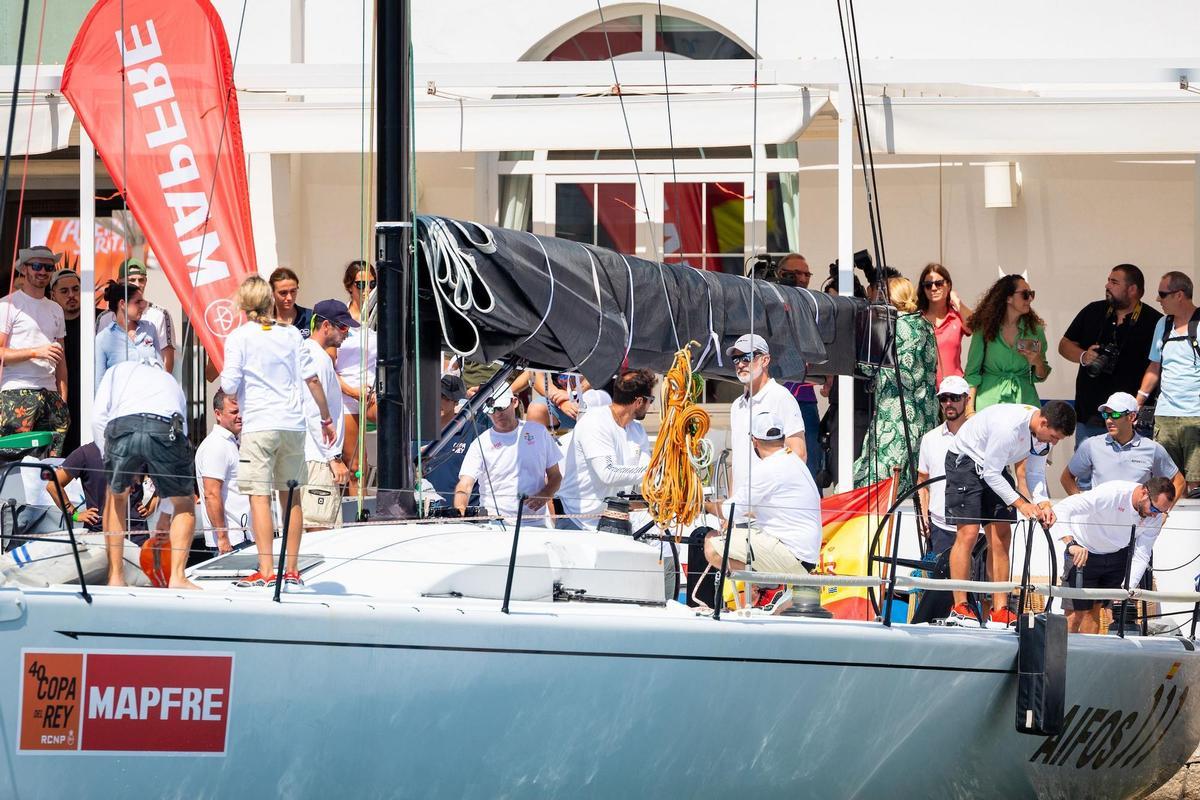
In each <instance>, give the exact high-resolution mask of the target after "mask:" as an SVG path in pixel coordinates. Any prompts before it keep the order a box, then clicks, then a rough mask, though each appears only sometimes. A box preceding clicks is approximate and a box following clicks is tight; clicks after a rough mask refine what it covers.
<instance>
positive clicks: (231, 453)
mask: <svg viewBox="0 0 1200 800" xmlns="http://www.w3.org/2000/svg"><path fill="white" fill-rule="evenodd" d="M213 418H214V419H215V420H216V423H217V424H216V425H214V426H213V429H212V431H211V432H210V433H209V434H208V436H206V437H204V441H203V442H201V443H200V446H199V447H197V448H196V483H197V484H199V486H200V500H201V502H200V524H201V525H202V526H203V528H204V544H205V545H207V546H208V549H209V550H210V551H212V554H213V555H214V556H215V555H220V554H222V553H230V552H232V551H234V550H236V549H239V548H241V547H242V546H243V545H245V544H246V543H248V542H251V541H253V540H252V539H251V538H250V534H249V533H248V532H247V528H249V527H250V499H249V498H248V497H246V495H244V494H242V493H241V492H239V491H238V486H237V470H238V461H239V460H240V456H239V451H238V435H239V434H240V433H241V432H242V410H241V409H240V408H238V401H237V398H236V397H233V396H232V395H227V394H225V392H224V391H222V390H221V389H218V390H217V393H216V395H214V396H213Z"/></svg>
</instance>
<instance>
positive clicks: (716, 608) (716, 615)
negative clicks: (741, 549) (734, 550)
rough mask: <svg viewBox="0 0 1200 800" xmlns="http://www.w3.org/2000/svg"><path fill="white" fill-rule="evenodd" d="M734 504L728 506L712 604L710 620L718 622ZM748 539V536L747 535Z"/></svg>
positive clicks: (723, 598)
mask: <svg viewBox="0 0 1200 800" xmlns="http://www.w3.org/2000/svg"><path fill="white" fill-rule="evenodd" d="M735 505H736V504H735V503H730V504H729V519H728V520H726V521H725V551H724V552H723V553H722V554H721V571H720V572H718V573H717V589H716V592H715V594H716V597H714V598H713V599H714V600H715V601H716V602H714V603H713V616H712V618H713V619H715V620H717V621H720V619H721V606H723V605H725V573H726V571H728V569H729V542H730V541H731V540H732V539H733V515H734V511H735V508H734V506H735ZM747 538H748V534H747Z"/></svg>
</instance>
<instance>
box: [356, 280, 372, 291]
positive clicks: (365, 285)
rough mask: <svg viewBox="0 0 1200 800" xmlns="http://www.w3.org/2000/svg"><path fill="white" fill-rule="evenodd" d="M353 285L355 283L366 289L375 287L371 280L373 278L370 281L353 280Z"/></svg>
mask: <svg viewBox="0 0 1200 800" xmlns="http://www.w3.org/2000/svg"><path fill="white" fill-rule="evenodd" d="M354 285H355V286H357V287H358V288H359V289H366V288H371V289H374V288H375V281H373V280H370V281H355V282H354Z"/></svg>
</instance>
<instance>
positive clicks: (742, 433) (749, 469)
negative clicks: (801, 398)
mask: <svg viewBox="0 0 1200 800" xmlns="http://www.w3.org/2000/svg"><path fill="white" fill-rule="evenodd" d="M764 411H769V412H770V413H772V414H774V415H775V416H776V417H777V418H778V419H779V421H780V422H781V423H783V433H784V436H794V435H795V434H797V433H804V418H803V417H802V416H801V415H800V404H799V403H797V402H796V398H795V397H792V393H791V392H789V391H788V390H787V389H785V388H784V387H783V385H782V384H779V383H776V381H775V379H774V378H768V379H767V382H766V383H765V384H763V387H762V388H761V389H759V390H758V393H757V394H755V395H754V397H753V399H751V398H750V397H749V396H748V395H747V394H746V393H743V394H742V396H741V397H739V398H738V399H737V400H734V401H733V404H732V405H731V406H730V407H729V436H730V438H729V447H730V449H731V450H732V451H733V490H734V491H735V492H736V491H737V490H738V489H740V488H743V487H744V485H745V482H746V481H747V480H748V476H749V475H750V474H751V473H753V471H754V469H755V468H756V467H757V466H758V463H759V460H758V456H756V455H754V446H753V445H752V444H751V443H750V415H751V414H761V413H762V412H764Z"/></svg>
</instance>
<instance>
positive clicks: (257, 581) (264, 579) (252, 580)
mask: <svg viewBox="0 0 1200 800" xmlns="http://www.w3.org/2000/svg"><path fill="white" fill-rule="evenodd" d="M274 585H275V576H274V575H271V576H269V577H268V576H264V575H263V574H262V573H261V572H259V571H258V570H255V571H254V572H253V573H251V574H250V575H247V576H246V577H244V578H242V579H241V580H240V581H238V582H237V583H235V584H234V586H236V587H237V588H239V589H259V588H262V587H264V586H274Z"/></svg>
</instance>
